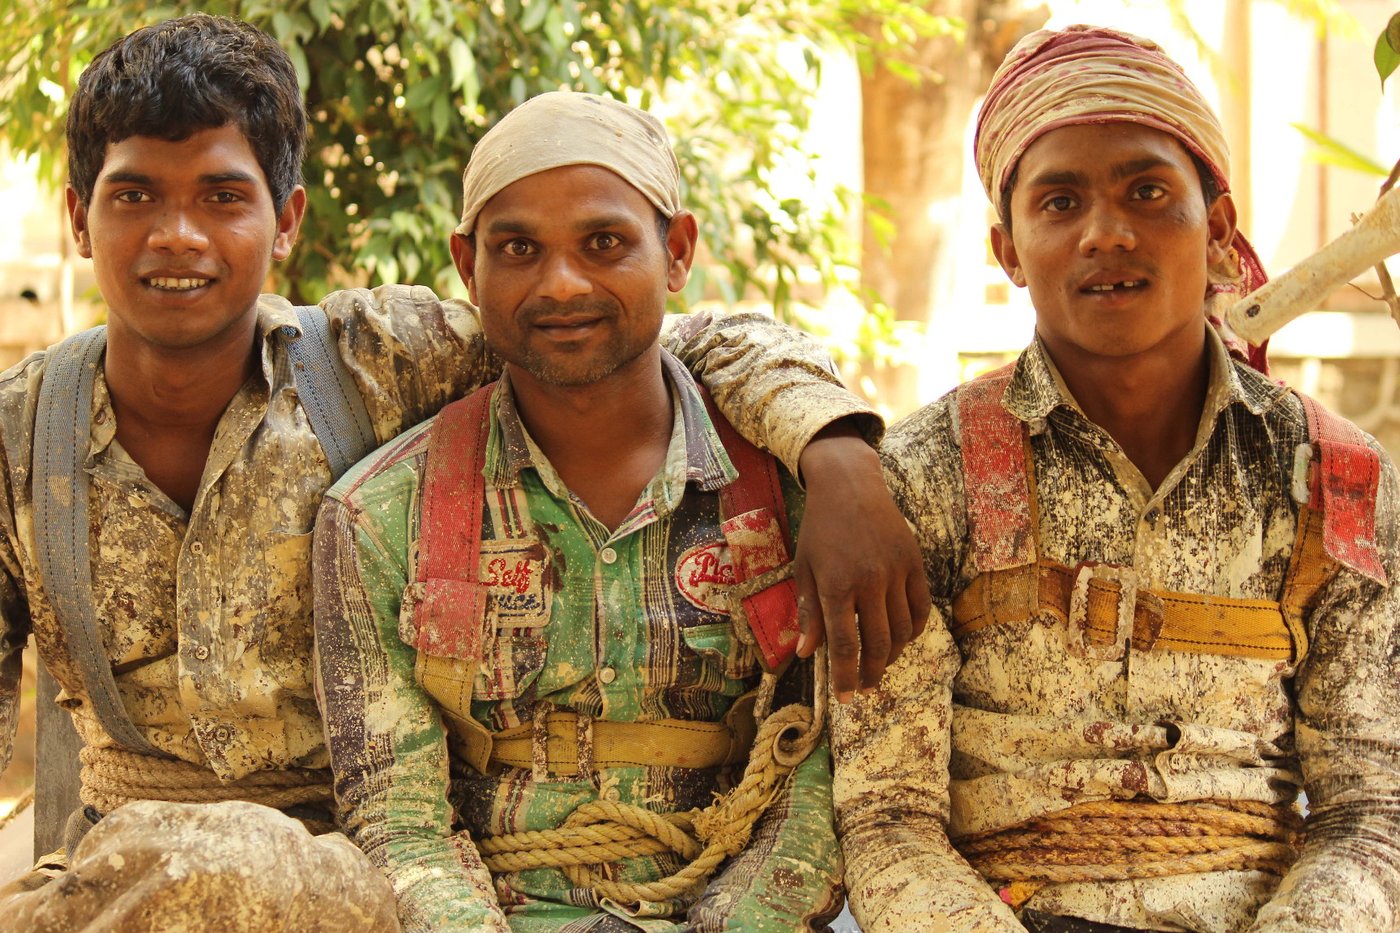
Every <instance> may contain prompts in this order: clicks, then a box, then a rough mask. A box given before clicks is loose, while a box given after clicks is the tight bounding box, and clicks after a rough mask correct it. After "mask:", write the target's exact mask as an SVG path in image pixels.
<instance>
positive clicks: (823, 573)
mask: <svg viewBox="0 0 1400 933" xmlns="http://www.w3.org/2000/svg"><path fill="white" fill-rule="evenodd" d="M585 182H587V183H585ZM604 195H606V196H604ZM542 205H543V206H544V207H542ZM654 213H655V212H654V209H653V208H652V207H651V206H650V203H649V202H647V201H646V200H645V199H644V198H642V197H641V196H640V194H639V193H638V192H636V190H635V189H632V188H631V187H630V186H629V185H627V184H626V183H624V182H621V181H620V179H617V177H616V176H614V175H612V173H610V172H608V171H606V170H604V169H597V168H591V167H586V166H572V167H567V168H563V169H555V170H551V171H548V172H543V173H540V174H539V175H537V176H530V177H527V178H525V179H522V180H521V181H519V182H516V183H515V184H514V185H511V186H509V187H508V188H506V189H503V191H502V192H501V193H499V194H498V195H496V196H495V197H494V198H492V200H491V201H490V202H488V204H487V206H486V208H485V209H484V210H483V212H482V215H481V217H479V218H478V221H477V223H478V226H477V229H476V231H475V234H474V236H473V237H472V238H467V237H463V236H460V235H458V236H454V238H453V240H452V251H453V257H454V259H455V261H456V264H457V268H458V271H459V272H460V273H461V275H462V279H463V281H464V282H465V283H466V284H467V286H468V290H469V292H470V293H471V296H472V299H473V301H474V302H476V303H477V305H478V307H480V308H481V309H482V323H483V327H484V328H485V329H486V334H487V338H488V340H490V341H491V342H492V345H493V346H494V347H495V348H496V351H497V353H499V354H500V355H501V356H503V357H504V358H505V359H506V360H507V366H508V368H509V371H510V374H511V382H512V386H513V387H514V388H515V391H516V396H517V401H518V404H519V409H520V412H521V415H522V418H523V419H524V421H525V424H526V426H527V428H528V429H529V430H530V432H531V435H532V437H534V439H535V441H536V443H538V444H539V445H540V447H541V449H542V450H543V451H544V452H545V454H546V455H547V456H548V457H549V458H550V461H551V463H552V464H553V465H554V467H555V469H556V470H557V471H558V473H559V474H560V478H561V479H563V481H564V482H565V484H566V485H567V486H568V487H569V489H570V490H571V491H572V492H573V493H574V494H575V495H577V496H578V497H579V498H581V499H582V500H583V501H584V502H586V503H587V504H588V506H589V510H590V511H591V512H592V513H593V515H594V517H595V518H597V519H598V520H599V521H601V522H603V523H604V524H605V525H607V526H608V527H610V528H615V527H617V525H618V524H619V523H620V522H621V521H622V520H623V519H624V518H626V516H627V514H628V513H629V512H630V511H631V510H632V507H633V506H634V505H635V504H636V501H637V497H638V495H639V494H640V493H641V491H642V489H644V488H645V486H646V485H647V483H649V482H650V481H651V478H652V477H653V476H654V475H655V473H656V470H657V469H658V468H659V467H660V465H661V463H662V462H663V460H664V457H665V452H666V447H667V443H668V442H669V438H670V432H671V426H672V410H671V400H670V395H669V392H668V391H667V390H666V387H665V383H664V382H663V381H662V378H661V370H660V362H659V356H658V351H657V347H656V346H655V337H656V333H657V329H658V328H659V326H660V317H661V315H662V313H663V312H664V304H665V296H666V292H667V291H677V290H679V289H680V288H682V287H683V286H684V284H685V281H686V276H687V275H688V273H689V267H690V263H691V261H692V259H693V256H694V250H695V242H696V239H697V237H698V231H697V226H696V221H695V219H694V218H693V217H692V216H691V215H690V214H689V213H686V212H682V213H680V214H678V215H676V217H674V218H672V221H671V224H670V229H669V232H668V234H667V236H666V240H665V242H664V243H663V242H661V241H660V239H659V238H658V237H657V234H656V232H655V225H654ZM639 317H641V318H645V322H646V323H645V325H644V326H643V325H641V324H639V323H638V321H637V318H639ZM623 346H626V347H627V349H625V350H623V349H621V348H622V347H623ZM605 358H606V359H611V360H612V361H613V362H620V363H621V364H622V365H620V366H619V367H618V368H616V369H615V370H609V374H608V375H607V376H606V378H602V379H594V380H593V381H591V382H590V381H587V380H584V379H582V378H581V376H580V374H582V373H585V372H594V373H596V372H601V371H602V370H601V369H598V368H597V367H595V365H594V364H595V363H596V361H598V360H601V359H605ZM604 368H606V367H604ZM532 370H538V371H539V372H541V373H546V374H549V378H540V377H536V376H534V375H532ZM571 380H572V382H571V384H558V383H570V381H571ZM799 468H800V469H801V471H802V475H803V478H804V480H806V481H807V482H808V483H809V489H810V490H811V491H812V492H813V495H811V496H809V498H808V508H807V512H806V517H805V520H804V523H803V529H802V534H801V535H800V536H799V540H798V544H797V550H798V553H797V558H798V561H797V568H796V571H795V574H796V580H797V587H798V594H799V606H800V608H799V624H800V626H801V629H802V632H803V636H802V640H801V642H800V644H799V649H798V650H799V654H801V655H802V656H808V655H810V654H811V653H812V652H814V651H815V650H816V649H817V647H818V646H819V645H820V644H821V642H822V640H823V638H829V641H830V646H831V659H832V682H833V685H834V686H835V688H836V691H837V695H838V696H839V697H843V698H844V697H849V695H850V693H851V692H853V689H854V688H855V687H856V686H857V685H860V686H864V687H873V686H874V684H875V683H877V682H878V680H879V678H880V675H881V674H882V673H883V671H884V668H885V665H886V664H887V663H888V662H889V661H891V660H893V658H894V657H895V656H896V655H897V654H898V653H899V651H900V650H901V649H902V648H903V646H904V645H905V644H907V643H908V641H909V640H910V639H911V638H913V637H914V636H915V635H916V634H917V633H918V631H919V630H921V629H922V627H923V623H924V621H925V620H926V619H927V614H928V591H927V584H926V583H925V581H924V578H923V575H922V573H921V572H918V571H917V570H916V571H915V572H912V573H909V574H907V575H904V574H901V573H900V572H899V569H900V568H901V567H902V566H905V565H904V564H903V563H902V562H901V559H900V558H899V557H897V556H896V555H894V554H891V553H890V552H889V551H888V548H887V545H888V542H890V541H895V540H897V541H905V535H906V529H905V523H904V520H903V517H902V516H900V515H899V513H898V511H897V510H895V509H894V508H893V506H892V503H891V502H890V500H889V497H888V495H887V494H885V493H884V485H883V481H882V477H881V471H880V464H879V458H878V457H877V455H876V454H875V451H874V450H872V449H871V448H870V447H869V446H868V445H867V444H866V443H865V442H864V441H863V440H862V439H861V438H860V437H859V435H858V433H857V431H856V429H855V427H854V426H853V425H851V424H849V423H842V422H837V423H835V424H832V425H829V426H828V427H827V428H825V429H824V430H822V431H821V432H819V433H818V434H817V436H816V437H815V438H814V439H813V440H812V442H811V443H809V444H808V446H807V448H806V449H805V450H804V452H803V454H802V457H801V461H800V464H799ZM819 488H826V489H828V490H830V489H840V490H841V492H840V493H839V494H835V495H834V498H836V499H842V498H844V500H845V502H846V504H847V505H848V506H850V505H851V504H852V499H853V498H854V499H856V500H858V501H857V502H855V503H854V505H855V506H856V508H857V509H858V511H859V513H860V514H862V515H864V516H865V517H866V521H865V523H864V525H863V526H862V527H861V528H857V529H852V528H851V527H850V519H849V514H850V512H849V511H848V512H846V513H845V514H844V515H841V514H839V513H838V512H837V511H834V510H830V509H827V508H826V507H825V506H824V504H825V503H830V502H831V501H832V498H828V497H833V493H831V492H827V493H826V495H825V496H818V495H816V494H815V493H816V491H817V490H818V489H819ZM872 490H873V491H876V492H878V493H879V494H880V497H879V498H878V500H877V499H875V498H873V495H874V493H872ZM890 525H893V526H894V529H893V530H894V531H895V532H896V533H895V534H893V535H891V534H889V533H888V528H889V526H890ZM877 529H886V530H885V531H884V532H881V531H878V530H877ZM861 532H864V533H866V534H867V535H869V536H873V537H874V538H875V539H879V540H883V541H884V542H885V545H883V546H882V547H865V546H862V543H861V542H860V541H856V540H855V537H859V533H861ZM853 536H855V537H853ZM813 540H816V541H823V540H825V541H828V542H829V541H847V542H850V543H851V545H852V546H851V547H850V548H849V549H844V550H843V552H842V553H841V554H839V555H834V556H835V558H836V559H837V560H840V561H842V562H844V566H840V567H836V568H832V567H829V566H816V567H814V566H813V564H814V563H818V562H819V561H821V560H826V561H828V562H829V561H830V560H831V559H832V558H833V555H832V554H831V553H830V552H831V550H832V549H830V548H827V549H826V551H822V550H821V549H820V548H814V547H813V546H812V545H811V544H810V542H811V541H813ZM864 540H867V539H862V541H864ZM907 543H908V544H910V545H912V544H913V542H912V540H910V541H908V542H907ZM910 558H911V559H912V560H913V561H914V564H913V566H916V567H917V566H918V564H917V551H914V552H912V553H911V555H910ZM819 580H820V581H831V580H837V581H842V580H844V581H846V583H845V586H844V587H843V588H837V587H834V586H832V585H831V583H830V582H824V585H819V583H818V581H819ZM857 587H863V588H866V589H868V592H867V591H863V590H861V589H858V588H857ZM891 587H893V589H891ZM857 607H859V615H858V617H857V613H856V612H855V610H856V609H857ZM911 609H912V610H913V611H912V612H911ZM914 618H917V619H918V624H917V626H916V625H915V623H914V621H913V619H914Z"/></svg>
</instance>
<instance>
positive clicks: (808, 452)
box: [797, 415, 880, 487]
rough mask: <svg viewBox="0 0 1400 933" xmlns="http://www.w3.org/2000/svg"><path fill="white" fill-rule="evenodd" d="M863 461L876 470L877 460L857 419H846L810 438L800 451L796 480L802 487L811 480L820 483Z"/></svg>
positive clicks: (852, 416)
mask: <svg viewBox="0 0 1400 933" xmlns="http://www.w3.org/2000/svg"><path fill="white" fill-rule="evenodd" d="M866 461H868V463H869V464H870V465H872V466H873V467H874V468H875V469H877V470H878V469H879V463H880V456H879V454H878V453H876V451H875V448H874V447H872V446H871V445H870V443H869V442H868V441H867V440H866V436H865V432H864V431H862V430H861V421H860V417H859V416H857V415H847V416H846V417H844V418H837V419H836V420H835V421H833V422H831V423H830V424H828V425H827V426H826V427H824V428H822V429H821V430H820V431H818V432H817V433H816V434H814V435H812V439H811V440H810V441H808V442H807V446H806V447H804V448H802V454H801V456H800V457H798V460H797V469H798V480H799V481H800V482H801V483H802V485H803V486H804V487H805V486H808V485H809V484H810V483H811V481H812V480H813V479H818V480H820V479H821V478H822V477H824V476H826V475H828V473H831V472H835V473H846V472H848V471H849V470H850V469H851V468H852V467H853V466H855V465H857V464H864V463H865V462H866Z"/></svg>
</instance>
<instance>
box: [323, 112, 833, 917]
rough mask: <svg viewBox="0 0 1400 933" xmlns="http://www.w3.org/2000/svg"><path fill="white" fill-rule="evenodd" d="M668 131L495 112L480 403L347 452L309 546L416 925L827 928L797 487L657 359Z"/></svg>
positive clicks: (351, 724) (327, 671)
mask: <svg viewBox="0 0 1400 933" xmlns="http://www.w3.org/2000/svg"><path fill="white" fill-rule="evenodd" d="M679 182H680V179H679V172H678V171H677V166H676V161H675V158H674V156H673V155H672V153H671V149H670V145H669V143H668V142H667V140H666V135H665V133H664V131H663V130H662V128H661V126H660V124H659V123H658V122H657V121H656V120H655V119H654V118H652V117H650V116H649V115H647V114H645V113H643V112H641V111H639V110H636V109H634V108H631V107H628V106H626V105H625V104H622V103H619V102H617V101H614V100H610V99H606V98H600V97H593V96H590V95H584V94H569V93H555V94H546V95H543V96H541V97H538V98H535V99H533V100H531V101H529V102H527V103H525V104H524V105H522V106H521V107H519V108H518V109H516V110H515V111H513V112H512V113H510V114H509V115H507V116H506V117H505V118H504V119H503V120H502V121H501V122H500V123H499V124H498V125H497V126H496V127H495V128H493V129H492V130H491V131H490V132H489V133H488V134H487V135H486V136H485V137H484V138H483V139H482V141H481V143H480V144H479V145H478V146H477V148H476V150H475V152H474V153H473V155H472V161H471V164H470V165H469V166H468V168H467V171H466V174H465V177H464V198H465V207H464V210H463V217H462V223H461V225H460V226H459V227H458V229H457V232H456V233H455V234H454V236H453V239H452V251H453V256H454V258H455V260H456V262H457V267H458V270H459V271H460V273H461V275H462V278H463V281H464V282H465V283H466V284H467V287H468V290H469V292H470V294H471V298H472V300H473V302H475V303H476V304H477V305H478V307H479V308H480V313H481V323H482V328H483V331H484V333H485V336H486V340H487V342H488V343H489V344H490V346H491V348H492V349H493V350H494V351H495V352H496V353H497V354H498V355H499V356H500V357H501V358H502V359H504V361H505V364H506V365H505V374H504V375H503V376H502V378H501V380H500V382H499V383H497V384H496V385H495V386H494V387H487V388H486V389H483V390H480V391H478V392H477V393H476V394H474V395H472V396H470V397H469V398H467V399H465V400H463V401H462V402H459V403H457V404H455V405H452V406H449V407H448V408H447V409H445V410H444V411H443V412H442V413H441V414H440V415H438V416H437V418H435V419H434V420H433V421H431V422H427V423H425V424H423V425H421V426H420V427H418V428H416V429H414V430H412V431H410V432H408V433H407V434H405V435H403V436H402V437H401V438H399V439H398V440H397V441H395V442H394V443H392V444H390V445H388V446H386V447H384V448H382V449H381V450H380V451H379V452H378V453H376V454H375V455H372V456H371V457H370V458H369V459H367V460H366V461H364V462H363V463H361V464H360V465H359V466H358V467H356V468H354V469H353V470H351V472H350V473H348V474H347V475H346V476H345V477H344V479H343V480H342V481H341V482H340V483H339V484H338V485H337V486H336V487H334V489H333V490H332V491H331V492H330V493H329V495H328V497H327V500H326V504H325V505H324V506H323V508H322V512H321V516H320V519H319V521H318V526H317V539H316V580H317V585H316V606H317V653H318V663H319V667H320V671H319V673H320V678H319V684H320V699H321V703H322V707H323V710H324V714H325V719H326V723H327V735H328V741H329V745H330V749H331V761H332V768H333V770H334V772H335V778H336V796H337V800H338V802H339V805H340V809H341V817H342V822H343V824H344V826H345V828H346V831H347V832H348V833H349V834H350V835H351V837H352V838H353V839H354V840H355V841H356V842H357V843H358V844H359V845H360V846H361V847H363V848H364V850H365V851H366V852H367V853H368V854H369V856H370V858H371V860H372V861H374V862H375V863H376V864H378V865H380V866H381V867H382V868H383V869H384V870H385V872H386V873H387V875H388V876H389V878H390V881H391V882H392V884H393V887H394V890H395V893H396V896H397V898H398V908H399V918H400V921H401V923H402V925H403V928H404V929H405V930H408V931H417V930H434V931H443V930H514V931H517V933H520V931H544V930H573V931H583V930H590V931H606V930H613V931H621V930H638V929H640V930H649V931H669V930H680V929H687V930H719V929H740V930H755V931H756V930H784V931H787V930H798V929H807V928H809V927H812V928H823V926H824V921H825V920H826V919H829V918H830V917H831V916H833V915H834V914H835V912H836V910H837V909H838V908H839V905H840V882H839V879H840V873H841V867H840V864H841V863H840V853H839V849H838V847H837V845H836V839H835V834H834V827H833V826H832V821H831V779H830V757H829V753H828V751H827V746H826V743H825V740H824V731H823V725H824V723H823V718H824V710H825V707H826V703H825V689H824V688H825V675H824V673H822V672H820V671H819V670H818V668H819V666H820V661H819V659H820V657H821V654H820V653H818V655H817V659H818V660H805V659H796V658H795V657H794V655H795V648H796V646H797V637H798V633H797V619H796V609H797V606H796V599H795V595H796V589H795V587H794V584H793V581H792V580H791V579H785V578H784V577H785V568H786V565H787V564H788V563H789V560H790V556H791V548H792V544H791V542H792V533H793V532H795V531H796V526H797V524H798V522H799V521H800V517H801V514H802V495H801V492H800V491H799V489H798V487H797V485H796V483H795V481H794V480H793V477H792V476H791V474H789V473H788V472H787V471H786V470H785V469H784V468H783V467H782V466H781V465H780V464H778V463H777V461H776V460H775V459H774V458H773V457H771V456H770V455H768V454H764V453H762V452H760V451H759V450H758V449H757V448H755V447H753V446H751V445H749V444H748V443H747V442H745V441H742V440H741V439H740V438H739V437H738V435H737V434H735V433H734V431H733V429H732V428H730V427H729V425H728V424H727V422H725V421H724V420H723V419H722V418H720V417H719V416H718V415H717V414H716V413H715V411H714V409H713V408H710V409H709V410H708V411H707V401H706V399H705V398H704V397H703V396H702V394H701V392H700V390H699V389H698V387H697V385H696V383H695V382H694V381H693V380H692V378H691V377H690V376H689V375H688V374H687V373H686V371H685V369H684V368H683V367H681V366H679V365H678V364H677V362H676V360H675V358H674V357H672V356H671V355H670V354H669V353H667V352H666V351H665V350H663V349H662V348H661V347H660V346H659V344H658V343H657V335H658V331H659V328H660V326H661V321H662V316H663V314H664V312H665V304H666V297H667V293H668V292H675V291H678V290H679V289H681V288H682V287H683V286H684V284H685V282H686V277H687V275H688V274H689V270H690V265H691V261H692V260H693V258H694V252H695V245H696V239H697V226H696V221H695V218H694V217H693V216H692V215H691V214H690V213H689V212H687V211H685V210H683V209H681V207H680V204H679Z"/></svg>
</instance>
